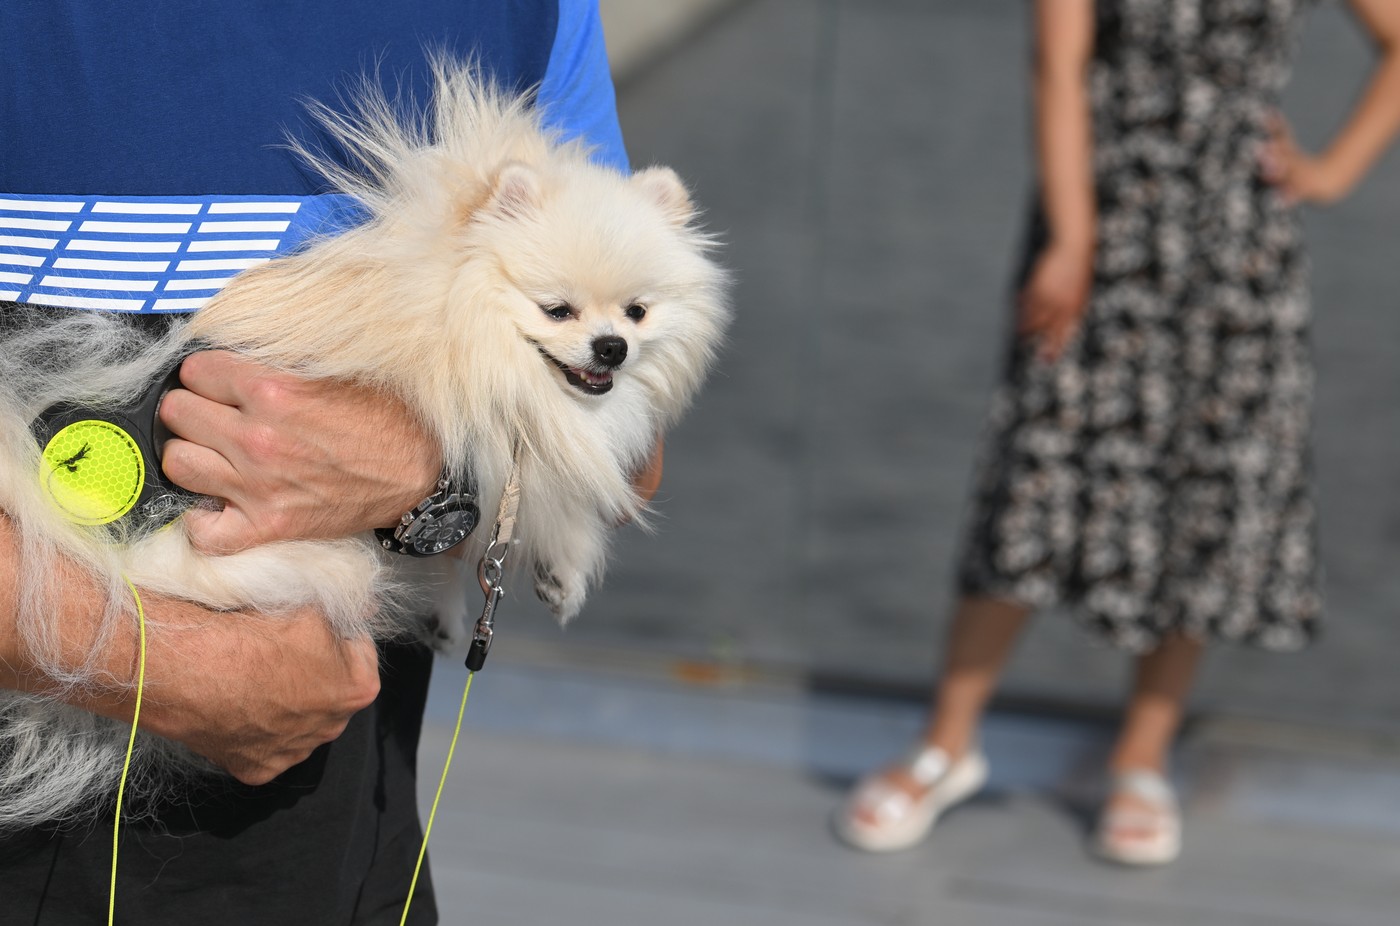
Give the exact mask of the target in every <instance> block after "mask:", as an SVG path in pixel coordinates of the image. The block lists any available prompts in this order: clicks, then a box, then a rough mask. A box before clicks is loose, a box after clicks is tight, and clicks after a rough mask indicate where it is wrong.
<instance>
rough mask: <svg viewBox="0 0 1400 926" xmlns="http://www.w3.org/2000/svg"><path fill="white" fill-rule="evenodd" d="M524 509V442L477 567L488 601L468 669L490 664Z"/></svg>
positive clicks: (475, 631) (474, 635) (474, 637)
mask: <svg viewBox="0 0 1400 926" xmlns="http://www.w3.org/2000/svg"><path fill="white" fill-rule="evenodd" d="M519 510H520V445H519V444H516V445H515V452H514V454H513V456H512V459H511V466H510V478H509V479H507V480H506V487H505V490H504V491H503V492H501V505H500V507H499V508H498V509H497V510H496V527H495V529H494V530H492V532H491V542H490V543H489V544H487V545H486V552H484V553H482V554H481V562H480V563H478V564H477V567H476V578H477V581H478V582H480V583H481V592H482V594H483V595H485V596H486V604H485V606H484V607H483V608H482V609H481V617H479V618H478V619H477V622H476V627H475V628H473V629H472V645H471V649H470V650H468V651H467V668H468V669H469V670H471V671H472V672H476V671H478V670H479V669H480V668H481V667H482V666H483V665H485V664H486V654H487V653H489V652H491V640H492V638H493V637H494V636H495V633H496V605H498V604H500V601H501V598H503V597H504V596H505V593H506V591H505V586H504V585H503V577H504V575H505V564H506V554H508V553H509V552H510V542H511V538H512V537H514V535H515V517H516V514H517V513H518V512H519Z"/></svg>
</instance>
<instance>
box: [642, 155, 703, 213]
mask: <svg viewBox="0 0 1400 926" xmlns="http://www.w3.org/2000/svg"><path fill="white" fill-rule="evenodd" d="M632 182H633V183H635V184H637V186H639V187H641V188H642V190H643V192H645V193H646V194H647V196H649V197H651V199H652V201H653V202H655V203H656V204H657V205H658V206H660V207H661V211H662V212H664V213H665V214H666V217H667V218H668V219H670V220H671V221H672V222H675V223H676V224H677V225H684V224H685V223H686V222H689V221H690V219H691V217H692V216H694V215H695V204H694V203H693V202H691V200H690V193H689V192H687V191H686V188H685V184H684V183H681V178H680V177H678V176H676V172H675V171H674V170H672V169H671V168H669V167H648V168H647V169H646V170H643V171H638V172H637V173H636V174H633V175H632Z"/></svg>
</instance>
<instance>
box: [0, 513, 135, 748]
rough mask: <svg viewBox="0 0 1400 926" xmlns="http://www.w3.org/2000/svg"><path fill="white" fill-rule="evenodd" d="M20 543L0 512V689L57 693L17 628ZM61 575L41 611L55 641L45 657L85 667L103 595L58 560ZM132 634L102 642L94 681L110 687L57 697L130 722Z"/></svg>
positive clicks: (103, 603)
mask: <svg viewBox="0 0 1400 926" xmlns="http://www.w3.org/2000/svg"><path fill="white" fill-rule="evenodd" d="M20 555H21V554H20V544H19V538H18V536H17V535H16V533H15V526H14V524H13V523H12V522H11V521H10V519H9V518H8V517H6V516H4V515H3V514H0V688H6V689H10V690H15V691H25V692H29V693H31V694H49V693H58V692H60V690H61V689H62V688H63V687H64V686H61V685H59V684H58V683H57V682H56V680H55V679H54V678H53V677H52V676H51V675H49V674H48V673H46V672H44V671H43V670H42V668H41V667H40V666H41V665H42V661H41V660H39V659H36V658H35V655H34V653H33V652H32V651H31V650H30V648H29V645H28V643H27V641H26V640H25V635H24V633H23V632H22V630H21V628H20V603H19V595H20V589H19V585H20V582H19V575H20V568H19V566H20ZM55 568H57V569H59V570H61V571H62V573H63V574H62V575H60V576H58V577H57V581H55V582H54V583H53V588H54V589H56V591H57V593H58V600H56V601H54V602H52V603H51V606H50V607H48V608H47V609H46V619H47V620H51V621H55V622H56V625H55V626H53V627H50V628H48V629H49V630H50V631H51V635H50V637H49V639H51V640H55V641H57V645H58V649H59V652H57V653H53V654H50V658H57V659H58V660H59V661H63V662H67V663H68V664H70V665H73V666H78V665H85V664H89V663H88V656H89V654H90V653H91V650H92V647H93V645H94V641H95V636H96V632H97V628H98V627H99V626H100V624H101V621H102V616H103V613H104V611H105V610H106V606H107V602H106V599H105V596H104V595H103V594H102V592H100V591H99V588H98V585H97V583H96V582H95V581H93V579H92V578H91V577H89V576H87V575H84V574H83V572H82V570H80V569H78V568H77V567H76V566H75V565H73V564H71V563H66V562H63V561H59V562H57V563H56V564H55ZM135 660H136V640H135V636H134V634H128V635H124V636H123V635H119V636H117V637H116V638H112V639H109V640H107V641H106V643H105V645H104V647H103V652H102V653H101V654H100V659H99V661H98V664H97V665H95V666H93V668H94V669H95V670H96V671H95V673H94V674H95V675H96V676H97V677H106V678H108V679H110V680H111V681H112V682H113V683H114V684H111V685H108V686H100V687H99V686H82V687H79V688H72V689H71V690H66V691H63V693H62V698H63V700H65V701H67V702H68V703H70V704H72V705H74V706H75V707H81V708H83V709H84V710H87V711H91V712H92V713H94V714H101V715H102V716H105V717H111V718H114V719H118V720H130V719H131V710H132V697H131V694H130V692H129V690H128V689H129V688H130V684H129V683H130V682H131V681H132V680H133V679H132V675H133V671H134V668H135Z"/></svg>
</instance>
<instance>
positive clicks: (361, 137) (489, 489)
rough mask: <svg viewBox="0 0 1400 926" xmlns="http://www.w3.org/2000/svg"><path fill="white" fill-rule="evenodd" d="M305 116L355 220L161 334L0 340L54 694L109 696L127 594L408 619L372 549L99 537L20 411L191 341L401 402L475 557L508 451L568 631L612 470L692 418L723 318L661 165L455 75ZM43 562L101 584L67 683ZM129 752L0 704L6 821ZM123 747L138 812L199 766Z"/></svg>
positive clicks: (620, 500) (148, 742) (86, 803)
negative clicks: (104, 664)
mask: <svg viewBox="0 0 1400 926" xmlns="http://www.w3.org/2000/svg"><path fill="white" fill-rule="evenodd" d="M318 113H319V115H320V116H321V118H322V121H323V122H324V123H325V124H326V125H327V127H328V128H329V129H330V131H331V133H332V134H333V135H334V137H335V139H336V141H337V143H338V145H339V147H340V148H342V149H344V151H347V152H349V154H350V156H351V160H352V163H353V166H352V167H351V168H347V167H345V166H344V163H345V162H344V160H343V159H342V160H339V161H337V162H335V163H332V162H330V161H329V160H327V159H325V158H320V157H316V156H314V155H309V154H308V155H307V156H308V157H309V158H311V160H312V162H313V163H314V164H315V165H316V166H317V167H318V168H319V169H320V170H321V171H322V172H323V173H325V175H326V176H327V177H328V178H330V180H331V181H332V182H333V183H334V185H335V186H336V187H337V188H338V189H340V190H341V191H343V192H346V193H350V194H352V195H354V196H355V197H356V198H357V199H358V200H359V201H360V202H361V203H362V204H363V205H364V206H365V207H366V209H367V210H368V212H369V215H370V218H369V220H368V221H367V222H365V223H364V224H363V225H360V226H358V227H356V228H354V229H352V230H350V231H348V232H346V233H344V234H342V235H340V236H338V237H335V238H330V239H325V240H321V241H317V242H314V243H313V244H312V245H311V246H309V247H307V248H305V249H303V250H301V251H300V252H298V253H296V254H294V255H291V256H287V257H284V258H280V259H278V260H274V261H272V262H270V263H268V264H265V265H263V266H261V267H259V268H257V269H253V270H249V271H246V272H244V273H243V274H241V275H239V276H238V277H237V278H236V279H235V280H234V281H233V282H232V283H230V284H229V286H228V287H227V288H226V289H224V290H223V292H221V293H220V294H219V295H218V296H217V297H216V298H215V299H213V300H212V301H211V302H210V303H209V304H208V305H207V306H206V307H205V308H203V309H201V310H200V311H199V312H198V313H197V314H196V315H195V316H194V317H193V318H192V319H191V320H190V321H189V322H188V323H187V324H184V325H181V326H179V327H177V328H175V329H174V330H173V331H172V333H170V334H169V335H167V336H165V337H162V338H159V339H155V338H152V337H151V336H149V335H143V334H142V333H140V332H139V331H138V330H136V329H134V328H132V327H130V326H127V325H125V324H123V323H122V321H121V320H120V319H116V318H113V317H110V316H105V315H99V314H92V313H77V312H75V313H72V314H71V316H70V317H67V318H64V319H61V320H59V321H56V322H52V323H45V324H42V325H33V326H30V327H27V328H23V329H21V330H20V331H19V332H17V333H14V334H12V335H10V336H8V337H7V339H6V340H5V341H4V343H3V344H0V382H3V384H4V394H3V395H0V453H3V460H0V508H3V510H4V511H5V512H6V513H7V514H8V515H9V517H10V519H11V520H12V521H13V523H14V524H15V525H16V526H17V532H18V533H19V535H20V537H21V556H20V562H19V587H20V596H19V598H20V603H19V616H18V626H19V630H20V633H21V636H22V639H23V640H24V642H25V644H26V646H27V649H28V650H29V652H30V653H31V654H32V655H33V657H34V659H35V661H36V663H37V666H38V671H41V672H43V673H44V675H46V676H47V677H49V678H52V679H54V680H55V681H56V683H57V684H59V685H63V686H89V685H98V686H101V685H122V684H128V683H130V681H131V680H127V679H123V680H117V679H112V678H103V677H100V675H99V673H98V672H97V670H96V668H95V667H96V665H97V657H96V654H97V653H99V652H100V651H101V650H102V648H103V646H104V645H105V644H106V643H107V642H108V641H110V640H111V639H112V638H113V637H114V636H115V635H117V634H130V633H131V632H132V625H133V623H134V621H135V614H134V611H133V609H132V607H131V604H130V595H129V593H128V592H127V591H126V588H125V584H124V578H123V577H126V578H130V580H131V581H132V582H134V583H135V584H137V585H138V586H141V587H144V588H147V589H150V590H152V591H155V592H159V593H162V594H167V595H174V596H179V597H184V598H188V599H191V600H194V601H197V602H200V603H202V604H204V605H206V606H209V607H213V608H226V609H251V610H255V611H262V612H268V613H276V612H278V611H285V610H287V609H290V608H294V607H298V606H301V605H305V604H314V605H317V606H319V607H320V608H322V609H323V610H324V612H325V613H326V614H327V615H328V617H329V619H330V620H331V622H332V623H333V625H334V627H335V629H336V630H337V632H339V633H340V634H342V635H344V636H346V637H350V636H355V635H359V634H365V633H370V634H374V635H376V636H381V637H382V636H385V635H389V634H393V633H395V632H402V631H403V629H404V628H403V627H402V626H400V625H402V624H404V623H406V622H407V619H406V618H405V617H400V618H397V619H395V618H393V617H392V615H393V613H394V609H392V608H387V609H386V608H385V607H382V605H383V604H384V602H385V600H386V599H387V598H389V597H392V593H393V585H394V583H395V581H396V580H395V574H396V570H395V569H394V568H393V566H394V565H397V564H390V563H388V559H389V557H387V555H385V554H383V553H382V552H381V551H380V550H378V548H377V547H376V546H375V545H374V544H373V543H372V542H371V541H370V540H369V539H365V538H359V539H350V540H343V541H337V542H314V543H313V542H307V543H279V544H272V545H268V546H265V547H261V548H257V549H253V550H249V551H246V552H243V553H238V554H235V555H232V556H226V557H209V556H203V555H199V554H197V553H195V552H194V551H193V550H192V549H191V547H190V545H189V543H188V541H187V539H186V537H185V534H184V531H183V530H181V529H180V528H179V526H178V522H177V526H176V528H175V529H170V530H164V531H158V532H146V533H139V532H138V533H130V534H128V535H127V536H122V537H119V538H117V540H118V542H116V543H114V542H113V537H112V535H111V532H110V531H109V530H107V529H105V528H95V529H85V528H80V527H76V526H74V525H73V524H71V523H69V522H67V521H66V520H64V518H63V517H62V516H61V515H60V514H59V513H58V512H57V511H55V510H54V509H53V508H52V507H51V505H50V504H49V503H48V501H47V500H46V499H45V498H44V496H43V494H42V492H41V491H40V487H39V484H38V481H37V479H36V478H35V474H36V473H38V472H39V468H40V457H39V448H38V446H37V444H36V442H35V440H34V438H33V437H32V436H31V433H30V424H31V422H32V421H33V420H34V418H35V417H36V416H37V415H38V414H39V413H40V412H41V411H42V410H43V409H45V408H46V407H48V406H50V405H53V404H55V403H58V402H79V403H84V404H87V405H96V406H102V405H111V406H117V407H119V406H120V405H121V404H122V403H124V402H126V401H129V400H130V399H132V398H133V397H135V396H138V395H140V394H141V393H142V391H143V390H144V389H146V388H147V386H148V384H149V383H150V382H151V381H152V379H153V378H154V377H155V376H157V375H158V374H159V373H160V372H161V371H163V370H165V369H168V368H169V367H170V366H172V365H173V363H174V362H175V361H176V360H177V359H178V358H179V357H180V356H181V354H182V353H184V352H185V351H187V350H188V349H189V347H188V345H189V344H190V343H191V342H192V341H196V340H197V341H198V342H199V343H201V344H207V345H212V346H217V347H222V348H229V349H233V350H237V351H239V352H241V353H242V354H244V355H246V356H249V357H251V358H254V359H256V360H258V361H261V362H263V363H266V364H269V365H271V366H274V367H276V368H279V369H282V370H286V371H291V372H294V373H297V374H299V375H303V376H307V377H313V378H327V379H334V380H343V381H348V382H355V383H360V384H369V385H372V386H374V387H377V388H379V389H381V390H383V391H385V392H387V393H391V394H393V395H396V396H399V397H401V398H402V399H403V400H404V401H405V402H406V403H407V404H408V406H409V407H410V408H411V409H413V410H414V412H415V413H416V414H417V415H418V416H420V418H421V421H422V422H423V423H424V424H425V425H426V427H427V428H428V429H429V430H430V431H431V433H432V434H434V435H435V436H436V437H437V439H438V440H439V442H440V443H441V446H442V447H443V448H444V454H445V456H446V464H447V467H448V468H449V469H450V470H452V471H453V472H455V473H458V474H461V473H464V472H466V471H470V472H471V473H472V474H473V475H474V476H475V478H476V480H477V482H478V485H479V488H480V499H481V501H480V505H481V510H482V517H483V522H484V523H483V525H482V526H481V527H479V528H478V530H477V532H476V534H475V536H474V537H473V539H472V541H471V543H472V548H471V549H469V550H468V553H467V556H466V562H468V563H473V562H475V558H476V557H477V556H478V555H479V553H480V551H481V549H482V544H483V543H484V542H485V540H487V539H489V534H490V530H491V520H492V516H493V515H494V513H495V511H496V505H497V503H498V500H499V497H500V494H501V492H502V490H503V486H504V483H505V481H506V479H507V476H508V473H509V471H510V469H511V466H512V459H513V454H514V453H516V452H517V451H516V448H517V447H518V459H519V467H520V470H519V471H520V478H521V485H522V499H521V503H520V512H519V521H518V524H517V528H516V538H517V543H516V544H515V546H514V547H513V549H512V551H511V553H510V559H511V561H512V562H513V564H514V565H515V566H517V567H523V570H521V571H520V572H521V574H522V575H523V576H526V577H528V578H530V579H533V580H534V581H535V583H536V591H537V593H538V594H539V595H540V597H541V598H542V599H544V600H545V601H546V603H547V604H548V605H549V606H550V607H551V609H552V610H553V611H554V612H555V614H556V615H558V617H559V618H560V619H561V620H567V619H569V618H570V617H572V616H573V615H574V614H576V613H577V611H578V610H579V607H580V606H581V604H582V603H583V600H584V597H585V594H586V592H587V590H588V588H589V586H590V585H591V584H592V583H593V582H594V581H596V580H597V579H598V578H599V577H600V575H601V572H602V569H603V565H604V559H605V553H606V547H607V540H608V535H609V533H610V531H611V529H612V527H613V526H614V525H616V524H617V523H618V522H620V521H623V520H626V519H629V518H630V519H636V518H638V517H639V516H640V515H641V514H642V513H643V512H642V511H641V510H640V509H641V507H642V506H641V503H640V501H639V499H638V497H637V495H636V493H635V490H634V489H633V488H632V486H631V483H630V479H629V475H630V474H631V473H632V472H634V471H635V470H637V469H638V468H639V467H641V466H642V465H643V464H644V463H645V462H646V460H647V459H648V455H649V453H650V451H651V449H652V447H653V445H654V442H655V440H656V439H657V437H658V435H659V434H661V433H662V432H663V431H664V430H665V429H666V428H667V427H669V426H670V425H671V424H672V423H673V422H675V420H676V419H677V417H678V416H679V415H680V414H681V412H682V411H683V410H684V409H685V407H686V405H687V404H688V403H689V402H690V400H691V398H692V396H693V395H694V393H695V391H696V389H697V388H698V386H699V385H700V383H701V380H702V378H703V376H704V374H705V372H706V369H707V368H708V366H709V364H710V362H711V359H712V357H713V355H714V352H715V349H716V348H717V346H718V343H719V340H720V337H721V335H722V332H723V329H724V326H725V324H726V322H727V319H728V312H727V309H726V307H725V302H724V288H725V287H724V282H725V281H724V276H723V273H722V272H721V270H720V269H719V268H718V267H717V266H716V264H715V263H714V262H713V261H712V260H711V259H710V257H709V252H710V249H711V245H712V241H711V239H710V238H709V237H708V236H707V235H706V234H704V233H703V232H702V231H700V230H699V229H698V228H697V227H696V226H695V225H694V214H695V209H694V207H693V206H692V204H691V201H690V198H689V196H688V194H687V193H686V190H685V188H684V187H683V186H682V184H681V183H680V181H679V180H678V179H677V178H676V176H675V174H674V173H672V172H671V171H670V170H667V169H665V168H652V169H649V170H644V171H641V172H639V173H637V174H635V175H632V176H630V177H629V176H626V175H623V174H621V173H618V172H615V171H612V170H608V169H605V168H601V167H599V166H597V165H595V164H593V163H592V162H591V161H590V160H589V157H588V151H587V150H586V149H585V147H583V146H582V145H581V144H579V143H572V142H564V141H561V140H560V139H559V138H558V137H556V136H555V135H553V134H551V133H550V132H548V131H546V130H544V129H542V128H541V124H540V122H539V115H538V113H536V112H535V111H534V110H533V108H532V107H531V106H530V105H529V102H528V100H525V99H522V98H518V97H515V96H512V95H509V94H506V93H504V92H502V91H500V90H498V89H496V88H494V87H493V86H492V85H490V84H489V82H486V81H484V80H482V79H481V78H480V77H479V76H478V75H477V74H476V73H475V72H474V71H473V70H472V69H471V68H469V67H465V66H460V65H449V64H442V63H440V64H439V65H438V66H437V79H436V93H435V97H434V99H433V103H432V106H431V109H430V111H429V112H428V113H427V114H425V115H422V116H419V117H405V116H404V115H403V114H401V113H400V112H398V111H397V109H396V107H395V106H394V105H393V104H392V103H391V102H390V101H389V100H387V99H386V98H385V97H384V96H383V95H382V93H380V92H379V91H377V90H375V89H373V88H372V87H371V86H370V85H369V82H366V87H365V89H363V90H362V91H360V92H358V93H356V94H355V95H354V100H353V103H352V105H351V107H350V111H349V115H342V114H336V113H334V112H332V111H331V110H330V109H325V108H321V109H318ZM303 154H307V153H306V152H303ZM605 336H606V337H618V338H622V339H624V340H625V342H626V359H625V362H623V363H622V364H621V366H619V367H617V368H616V369H615V370H612V371H609V370H608V369H606V368H605V367H604V366H603V365H601V364H600V362H599V359H598V358H597V357H596V356H595V350H594V347H593V343H594V341H595V340H596V339H598V338H600V337H605ZM609 380H610V381H611V387H610V388H609V389H607V390H606V394H601V393H602V392H603V390H602V386H603V384H604V383H606V382H608V381H609ZM590 384H591V387H590ZM60 558H62V559H66V560H68V561H70V562H72V563H74V564H76V565H77V567H78V568H81V569H83V570H86V571H87V572H88V573H89V574H91V575H92V576H94V577H96V579H97V580H98V582H99V584H100V585H103V586H105V587H106V589H107V591H108V601H109V604H108V606H107V610H106V614H105V617H104V619H103V622H102V625H101V627H100V628H99V632H98V634H97V640H96V643H95V645H94V646H93V647H92V650H91V654H92V655H91V656H90V658H89V661H88V663H87V664H85V665H78V666H76V667H75V666H74V665H73V664H72V663H73V661H74V660H73V659H72V654H71V653H65V652H64V645H63V641H61V640H59V639H57V637H56V632H55V630H56V628H55V624H54V622H53V621H52V620H50V619H49V616H48V615H49V614H50V613H51V611H50V607H51V606H50V603H51V602H52V601H54V600H55V589H54V588H53V587H52V585H53V583H54V581H55V579H54V576H56V575H57V574H58V573H57V572H56V571H55V567H54V564H55V563H56V562H57V561H58V560H59V559H60ZM443 565H445V564H443ZM459 571H461V572H469V570H465V569H464V570H459ZM472 584H473V585H474V583H472ZM438 601H439V604H438V610H439V613H438V615H437V616H438V618H439V622H440V623H442V624H443V625H445V626H449V627H450V626H454V625H457V626H460V622H461V621H462V619H463V617H464V615H465V610H466V608H467V607H468V606H469V605H468V597H467V592H466V589H465V588H464V587H463V585H462V583H460V582H456V583H452V584H451V585H449V586H447V587H446V590H444V591H443V592H442V593H440V594H439V595H438ZM449 612H450V613H449ZM386 615H390V616H389V617H386ZM149 632H150V633H153V634H158V633H161V632H162V628H160V627H159V626H151V627H150V628H149ZM125 737H126V729H125V728H124V727H122V726H121V725H118V724H115V723H112V722H108V721H105V720H103V719H101V718H96V717H93V716H92V715H89V714H86V713H84V712H82V711H79V710H76V709H72V708H68V707H65V706H63V705H62V704H59V703H57V702H56V701H53V700H47V699H40V698H35V697H28V696H21V695H16V694H13V693H9V694H6V695H4V696H3V697H0V829H3V828H8V827H14V826H18V825H26V824H33V823H37V822H42V821H47V820H61V819H69V818H72V817H74V816H75V815H81V814H82V812H83V811H84V810H85V809H86V808H88V807H90V806H92V805H93V804H94V803H95V802H96V800H97V799H100V798H102V797H103V796H104V795H106V794H108V793H109V792H110V791H112V790H114V789H115V784H116V780H117V777H118V775H119V773H120V769H121V765H122V756H123V753H124V751H125ZM138 743H139V745H138V748H137V758H136V765H135V769H134V772H133V782H132V784H131V785H129V787H133V786H134V787H136V788H137V789H138V791H144V792H145V793H146V794H147V795H148V796H154V795H159V794H160V793H161V792H162V791H165V790H168V789H169V788H171V787H172V786H173V784H172V780H173V779H172V776H174V775H180V774H183V773H184V772H185V771H187V770H188V769H189V768H191V767H193V766H194V765H195V764H196V762H195V760H194V759H193V757H192V756H189V755H188V754H185V753H183V752H182V751H181V750H180V749H178V748H175V747H173V746H172V745H171V744H169V743H164V742H162V741H160V740H159V739H157V738H155V737H151V736H143V737H141V738H140V739H139V740H138ZM138 799H139V795H138Z"/></svg>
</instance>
